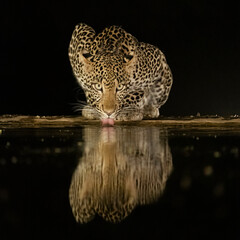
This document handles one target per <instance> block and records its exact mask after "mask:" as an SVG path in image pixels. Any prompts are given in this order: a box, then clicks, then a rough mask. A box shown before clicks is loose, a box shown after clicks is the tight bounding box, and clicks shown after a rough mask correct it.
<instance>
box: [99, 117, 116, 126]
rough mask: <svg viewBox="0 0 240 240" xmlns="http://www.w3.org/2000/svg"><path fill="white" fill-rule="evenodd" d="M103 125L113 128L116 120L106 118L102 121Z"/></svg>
mask: <svg viewBox="0 0 240 240" xmlns="http://www.w3.org/2000/svg"><path fill="white" fill-rule="evenodd" d="M101 121H102V125H103V126H113V125H114V120H113V119H112V118H104V119H101Z"/></svg>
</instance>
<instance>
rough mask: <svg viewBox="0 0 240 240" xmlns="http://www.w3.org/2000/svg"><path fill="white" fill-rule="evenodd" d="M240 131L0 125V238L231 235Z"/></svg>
mask: <svg viewBox="0 0 240 240" xmlns="http://www.w3.org/2000/svg"><path fill="white" fill-rule="evenodd" d="M239 163H240V135H239V134H237V133H235V132H234V131H233V132H227V133H226V132H222V131H216V132H207V131H204V132H203V131H197V130H192V131H185V130H184V129H183V130H169V131H167V130H163V129H161V128H158V127H133V126H131V127H121V126H117V127H114V128H111V127H110V128H101V127H96V126H95V127H94V126H88V127H79V128H69V129H65V128H62V129H4V130H0V239H16V238H19V237H21V238H24V239H46V238H50V237H52V238H54V239H139V238H140V239H209V238H214V239H240V201H239V200H240V190H239V186H240V164H239Z"/></svg>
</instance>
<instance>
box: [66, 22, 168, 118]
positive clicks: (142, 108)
mask: <svg viewBox="0 0 240 240" xmlns="http://www.w3.org/2000/svg"><path fill="white" fill-rule="evenodd" d="M69 59H70V63H71V66H72V69H73V73H74V75H75V77H76V79H77V81H78V83H79V84H80V86H81V87H82V89H83V90H84V92H85V95H86V99H87V106H86V107H85V108H84V109H83V111H82V114H83V116H85V117H87V118H89V119H104V118H112V119H116V120H141V119H142V118H156V117H158V116H159V110H158V109H159V108H160V107H161V106H162V105H163V104H164V103H165V102H166V101H167V99H168V95H169V92H170V89H171V86H172V74H171V70H170V68H169V66H168V64H167V62H166V58H165V56H164V54H163V53H162V52H161V51H160V50H159V49H158V48H157V47H155V46H153V45H150V44H147V43H143V42H138V40H137V39H136V38H135V37H133V36H132V35H131V34H129V33H127V32H126V31H125V30H123V29H122V28H121V27H118V26H111V27H109V28H105V29H104V30H103V31H102V32H101V33H99V34H96V33H95V31H94V30H93V29H92V28H91V27H90V26H88V25H86V24H83V23H80V24H78V25H77V26H76V27H75V30H74V31H73V34H72V39H71V42H70V45H69Z"/></svg>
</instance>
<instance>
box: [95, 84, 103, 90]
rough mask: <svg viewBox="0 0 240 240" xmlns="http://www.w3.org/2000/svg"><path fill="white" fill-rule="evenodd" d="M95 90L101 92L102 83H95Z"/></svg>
mask: <svg viewBox="0 0 240 240" xmlns="http://www.w3.org/2000/svg"><path fill="white" fill-rule="evenodd" d="M93 86H94V88H95V89H96V90H98V91H101V90H102V85H101V84H100V83H95V84H94V85H93Z"/></svg>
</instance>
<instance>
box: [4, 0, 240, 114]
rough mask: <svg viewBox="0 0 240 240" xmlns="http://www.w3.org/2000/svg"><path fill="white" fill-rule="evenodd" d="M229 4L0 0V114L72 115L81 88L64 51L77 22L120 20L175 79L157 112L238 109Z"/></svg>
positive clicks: (235, 36) (236, 34) (239, 38)
mask: <svg viewBox="0 0 240 240" xmlns="http://www.w3.org/2000/svg"><path fill="white" fill-rule="evenodd" d="M234 2H236V3H234V4H233V3H232V2H231V1H223V0H219V1H204V0H201V1H200V0H194V1H192V0H182V1H180V0H170V1H169V0H168V1H167V0H159V1H150V0H148V1H128V2H124V1H109V2H108V3H107V2H106V3H105V2H103V1H87V0H85V1H81V0H79V1H77V2H71V1H65V2H63V1H55V2H54V1H17V0H15V1H1V3H0V8H1V15H0V17H1V19H0V22H1V37H0V41H1V42H0V58H1V59H0V81H1V84H0V114H38V115H55V114H60V115H62V114H73V110H72V105H71V104H72V103H75V102H76V101H77V100H76V99H77V98H81V94H80V95H79V91H78V85H77V83H76V81H75V79H74V77H73V75H72V71H71V67H70V63H69V60H68V55H67V51H68V44H69V41H70V38H71V34H72V31H73V29H74V26H75V25H76V24H77V23H79V22H84V23H87V24H88V25H90V26H92V27H93V28H94V29H95V30H96V31H97V32H99V31H101V30H103V29H104V28H105V27H107V26H110V25H120V26H122V27H123V28H124V29H125V30H126V31H128V32H130V33H131V34H132V35H134V36H135V37H136V38H137V39H138V40H139V41H143V42H148V43H151V44H154V45H156V46H158V47H159V48H160V49H161V50H162V51H163V52H164V53H165V55H166V57H167V61H168V63H169V65H170V67H171V69H172V72H173V76H174V84H173V87H172V90H171V93H170V97H169V100H168V102H167V103H166V104H165V105H164V106H163V107H162V109H161V113H162V114H163V115H165V116H178V115H191V114H193V115H195V114H196V113H197V112H199V113H201V114H202V115H205V114H211V115H212V114H218V115H234V114H240V93H239V92H240V90H239V89H240V81H239V76H240V74H239V73H240V64H239V63H240V61H239V55H240V47H239V43H240V30H239V29H240V28H239V22H240V19H239V13H240V11H239V3H238V2H239V1H234ZM80 93H81V91H80ZM82 98H83V96H82Z"/></svg>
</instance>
